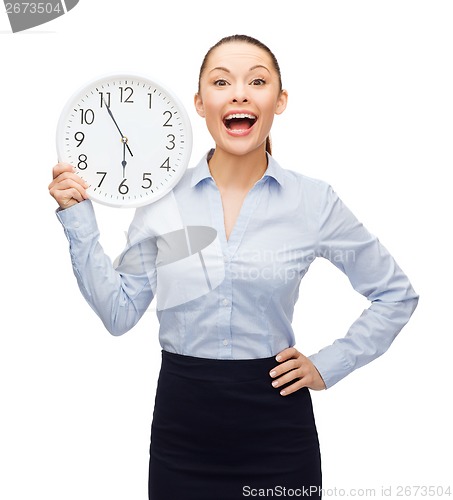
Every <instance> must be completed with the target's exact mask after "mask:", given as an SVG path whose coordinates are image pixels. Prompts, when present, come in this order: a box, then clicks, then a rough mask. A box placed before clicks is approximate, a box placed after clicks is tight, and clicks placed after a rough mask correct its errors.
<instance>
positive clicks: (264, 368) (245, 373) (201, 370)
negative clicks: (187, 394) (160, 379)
mask: <svg viewBox="0 0 453 500" xmlns="http://www.w3.org/2000/svg"><path fill="white" fill-rule="evenodd" d="M277 365H278V361H276V359H275V357H274V356H270V357H268V358H253V359H213V358H199V357H195V356H186V355H183V354H176V353H173V352H169V351H165V350H162V365H161V372H164V373H171V374H172V375H176V376H181V377H185V378H191V379H194V380H206V379H208V380H211V381H213V382H241V381H245V380H253V379H258V378H262V377H266V376H267V377H268V376H269V375H268V373H269V371H270V370H271V368H274V367H275V366H277Z"/></svg>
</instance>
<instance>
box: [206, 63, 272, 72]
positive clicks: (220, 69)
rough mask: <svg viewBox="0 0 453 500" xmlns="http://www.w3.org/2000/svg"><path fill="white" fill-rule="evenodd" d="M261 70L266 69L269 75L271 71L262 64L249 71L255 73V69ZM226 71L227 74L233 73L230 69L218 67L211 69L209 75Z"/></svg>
mask: <svg viewBox="0 0 453 500" xmlns="http://www.w3.org/2000/svg"><path fill="white" fill-rule="evenodd" d="M259 68H263V69H265V70H266V71H267V72H268V73H270V71H269V69H268V68H266V66H263V65H262V64H256V65H255V66H252V67H251V68H250V69H249V71H253V70H255V69H259ZM216 70H217V71H224V72H225V73H231V71H230V70H229V69H228V68H225V67H224V66H217V67H215V68H213V69H211V71H210V72H209V73H212V72H213V71H216Z"/></svg>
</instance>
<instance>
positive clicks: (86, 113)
mask: <svg viewBox="0 0 453 500" xmlns="http://www.w3.org/2000/svg"><path fill="white" fill-rule="evenodd" d="M93 122H94V111H93V110H92V109H86V110H85V109H80V123H81V124H82V125H84V124H86V125H91V124H92V123H93Z"/></svg>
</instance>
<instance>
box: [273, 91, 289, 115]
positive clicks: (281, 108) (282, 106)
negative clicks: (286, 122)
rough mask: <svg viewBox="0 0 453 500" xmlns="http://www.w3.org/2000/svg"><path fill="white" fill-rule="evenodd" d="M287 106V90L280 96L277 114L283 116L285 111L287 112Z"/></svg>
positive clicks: (276, 108) (276, 107)
mask: <svg viewBox="0 0 453 500" xmlns="http://www.w3.org/2000/svg"><path fill="white" fill-rule="evenodd" d="M287 104H288V92H287V91H286V90H282V91H281V92H280V95H279V96H278V100H277V105H276V106H275V114H276V115H281V114H282V113H283V111H285V109H286V105H287Z"/></svg>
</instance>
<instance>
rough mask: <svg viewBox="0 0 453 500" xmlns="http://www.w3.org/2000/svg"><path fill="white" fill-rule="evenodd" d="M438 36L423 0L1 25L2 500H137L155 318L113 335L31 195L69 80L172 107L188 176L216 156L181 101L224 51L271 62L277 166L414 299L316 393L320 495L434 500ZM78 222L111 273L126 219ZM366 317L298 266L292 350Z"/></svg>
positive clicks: (223, 6) (448, 330)
mask: <svg viewBox="0 0 453 500" xmlns="http://www.w3.org/2000/svg"><path fill="white" fill-rule="evenodd" d="M452 25H453V6H452V3H451V2H450V1H440V0H426V1H417V0H410V1H403V0H391V1H388V0H380V1H366V0H360V1H349V0H345V1H340V0H335V1H328V0H322V1H301V2H277V1H274V0H273V1H268V0H261V1H259V2H257V1H256V0H254V1H248V0H242V1H240V2H235V1H230V2H223V3H216V2H212V1H196V0H192V1H180V0H174V1H172V2H155V1H146V2H145V1H144V0H142V1H139V0H128V1H127V2H112V1H110V0H96V1H94V0H80V3H79V5H77V7H75V8H74V10H72V11H71V12H69V13H68V14H67V15H65V16H63V17H61V18H59V19H57V20H55V21H53V22H51V23H48V24H46V25H43V26H40V27H38V28H35V29H33V30H30V31H27V32H24V33H17V34H12V33H10V28H9V24H8V20H7V17H6V14H4V12H3V7H2V12H1V13H0V32H1V33H0V54H1V78H0V145H1V149H0V151H1V153H0V166H1V169H0V193H1V195H0V203H1V217H2V219H1V226H0V227H1V241H2V244H1V247H0V252H1V253H0V257H1V282H2V299H1V310H2V326H1V337H0V342H1V344H0V404H1V410H0V458H1V468H0V476H1V479H0V498H2V499H5V500H6V499H7V500H16V499H18V500H19V499H20V500H23V499H25V498H40V499H43V500H44V499H45V500H61V499H65V500H73V499H74V500H75V499H77V500H80V499H84V500H91V499H93V500H94V499H96V500H99V499H109V500H116V499H122V500H124V499H128V500H145V499H146V498H147V474H148V453H149V434H150V423H151V417H152V409H153V403H154V390H155V384H156V379H157V375H158V370H159V365H160V346H159V343H158V324H157V321H156V318H155V313H154V311H153V310H151V311H150V312H149V313H147V314H145V316H144V317H143V319H142V320H141V322H140V323H139V324H138V325H137V326H136V327H135V328H134V329H133V330H132V331H131V332H129V333H128V334H127V335H125V336H122V337H120V338H114V337H111V336H110V335H109V334H108V333H107V332H106V331H105V330H104V329H103V326H102V324H101V322H100V321H99V320H98V318H97V317H96V316H95V314H94V312H93V311H92V310H91V309H90V308H89V306H88V305H87V304H86V303H85V302H84V299H83V298H82V296H81V294H80V293H79V291H78V288H77V285H76V281H75V278H74V276H73V274H72V269H71V265H70V258H69V254H68V245H67V241H66V238H65V236H64V233H63V230H62V228H61V226H60V224H59V223H58V221H57V218H56V217H55V215H54V210H55V208H56V206H55V202H54V200H53V199H52V198H51V197H50V196H49V194H48V192H47V185H48V183H49V182H50V180H51V168H52V166H53V165H54V163H55V162H56V153H55V129H56V124H57V120H58V117H59V113H60V111H61V109H62V107H63V105H64V103H65V102H66V99H68V98H69V96H70V95H71V94H72V93H73V92H74V91H75V90H76V89H77V88H78V87H79V86H80V85H82V84H83V83H85V82H86V81H87V80H91V79H92V78H93V77H95V76H98V75H100V74H103V73H106V72H110V71H117V70H121V71H122V70H126V71H139V72H141V73H146V74H149V75H150V76H155V77H156V78H158V79H160V80H161V81H163V82H166V83H167V84H168V85H169V86H170V87H171V88H172V89H173V90H174V91H175V92H176V94H177V95H178V96H179V97H180V99H181V100H182V101H183V102H184V103H185V105H186V107H187V110H188V112H189V114H190V117H191V119H192V123H193V129H194V152H193V157H192V166H193V165H194V164H195V163H196V162H197V161H198V160H199V158H200V157H201V156H202V154H204V153H205V152H206V150H207V149H208V148H209V147H211V145H212V142H211V140H210V137H209V136H208V134H207V132H206V130H205V126H204V122H203V120H202V119H201V118H199V117H198V116H197V115H196V114H195V112H194V109H193V104H192V100H193V94H194V92H195V90H196V84H197V78H198V70H199V66H200V63H201V60H202V57H203V56H204V54H205V52H206V51H207V49H208V48H209V47H210V46H211V45H212V44H214V43H215V42H216V41H217V40H218V39H219V38H221V37H223V36H225V35H229V34H234V33H246V34H250V35H252V36H255V37H257V38H259V39H261V40H262V41H263V42H265V43H267V44H268V45H269V46H270V47H271V49H272V50H273V51H274V52H275V54H276V56H277V58H278V59H279V62H280V65H281V67H282V73H283V82H284V86H285V87H286V88H287V89H288V92H289V95H290V100H289V107H288V109H287V111H286V112H285V113H284V114H283V115H282V116H279V117H277V119H276V121H275V124H274V130H273V144H274V156H275V157H276V159H277V160H278V161H279V163H280V164H282V165H283V166H284V167H286V168H290V169H293V170H297V171H299V172H302V173H304V174H306V175H309V176H312V177H317V178H321V179H324V180H327V181H328V182H330V183H331V184H332V185H333V186H334V188H335V190H336V191H337V192H338V193H339V195H340V196H341V197H342V198H343V200H344V201H345V202H346V204H347V205H348V206H349V207H350V208H351V209H352V210H353V212H354V213H355V214H356V215H357V217H358V218H359V219H360V220H362V221H363V222H364V223H365V225H366V226H367V227H368V229H369V230H370V231H371V232H373V233H375V234H377V235H378V236H379V238H380V240H381V241H382V242H383V243H384V245H386V246H387V248H388V249H389V250H390V251H391V253H392V254H393V255H394V256H395V258H396V259H397V261H398V263H399V264H400V265H401V267H402V268H403V270H404V271H405V272H406V273H407V274H408V275H409V277H410V279H411V281H412V283H413V285H414V287H415V289H416V290H417V292H418V293H419V294H420V296H421V298H420V304H419V307H418V309H417V310H416V312H415V314H414V316H413V318H412V320H411V321H410V323H409V324H408V325H407V326H406V327H405V328H404V330H403V331H402V333H401V334H400V336H399V337H398V338H397V340H396V341H395V343H394V344H393V346H392V347H391V349H390V350H389V351H388V353H386V354H385V355H384V356H383V357H381V358H379V359H378V360H376V361H375V362H373V363H371V364H370V365H368V366H366V367H364V368H362V369H360V370H358V371H357V372H355V373H353V374H352V375H350V376H349V377H347V378H346V379H344V380H343V381H342V382H340V383H339V384H337V385H336V386H335V387H333V388H332V389H330V390H328V391H324V392H321V393H313V401H314V406H315V414H316V418H317V424H318V431H319V435H320V442H321V450H322V457H323V473H324V486H325V487H326V488H335V487H337V488H345V490H346V494H348V492H349V490H350V489H351V488H375V489H376V494H375V498H380V497H381V487H382V486H386V487H389V486H392V487H393V493H394V497H396V496H395V493H396V487H397V485H426V486H429V485H443V486H446V485H448V483H449V482H450V484H451V482H452V479H451V478H452V476H451V463H452V445H453V443H452V432H451V422H452V421H453V414H452V409H451V408H452V406H451V385H452V376H451V357H452V354H451V351H452V340H451V337H452V333H453V332H452V326H451V308H452V304H451V299H450V294H449V292H450V286H449V285H450V282H451V280H452V277H453V276H452V266H451V260H452V259H451V256H450V252H451V250H452V246H451V238H450V237H449V232H450V231H451V215H452V210H451V191H452V190H451V186H450V182H451V181H450V180H451V176H448V174H450V171H451V169H452V166H453V165H452V156H453V155H452V132H453V91H452V89H453V72H452V55H453V54H452V52H453V50H452V49H453V30H452ZM95 208H96V213H97V216H98V222H99V225H100V227H101V232H102V242H103V244H104V247H105V249H106V251H107V252H108V253H109V255H111V256H112V258H114V257H116V255H117V254H118V253H119V252H120V251H121V248H122V246H123V244H124V243H125V236H124V231H126V229H127V226H128V221H129V220H130V216H131V215H132V214H131V212H128V211H124V210H118V209H112V208H107V207H101V206H99V205H96V207H95ZM364 307H367V304H366V303H364V299H363V298H362V297H360V296H358V295H357V294H356V293H355V292H354V291H353V290H352V288H351V286H350V285H349V282H348V281H347V279H346V278H345V277H344V276H343V275H342V274H341V273H340V272H339V271H337V270H336V269H335V268H334V267H333V266H332V265H330V264H328V263H326V262H324V261H321V260H319V261H316V262H315V263H314V264H313V265H312V269H311V270H310V272H309V273H308V275H307V277H306V278H305V279H304V281H303V283H302V286H301V292H300V300H299V303H298V305H297V308H296V314H295V319H294V328H295V331H296V338H297V345H296V346H297V347H298V348H299V350H301V351H302V352H304V353H306V354H310V353H312V352H313V351H316V350H318V349H320V348H321V347H323V346H324V345H326V344H328V343H331V342H332V341H333V340H334V339H335V338H337V337H340V336H343V335H344V334H345V333H346V331H347V328H348V326H349V325H350V323H351V322H352V321H353V320H354V319H355V318H356V317H357V316H358V315H359V314H360V312H361V310H362V309H363V308H364ZM181 411H184V408H181ZM220 425H221V422H219V426H220ZM281 437H282V440H290V439H291V436H290V435H289V434H287V433H286V432H285V429H282V431H281ZM452 486H453V485H452ZM452 493H453V491H452ZM175 500H177V499H175ZM213 500H214V499H213Z"/></svg>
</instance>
